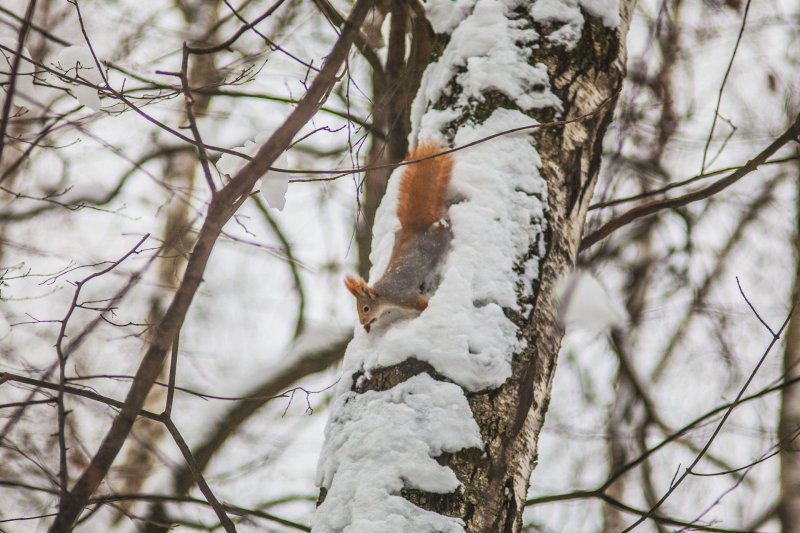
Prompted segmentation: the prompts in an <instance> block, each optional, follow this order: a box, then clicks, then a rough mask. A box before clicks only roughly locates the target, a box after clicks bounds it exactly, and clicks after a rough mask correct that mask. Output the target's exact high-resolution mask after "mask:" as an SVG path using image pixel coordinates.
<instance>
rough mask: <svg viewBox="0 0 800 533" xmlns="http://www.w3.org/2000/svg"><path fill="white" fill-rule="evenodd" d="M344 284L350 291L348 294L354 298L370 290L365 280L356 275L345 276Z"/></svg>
mask: <svg viewBox="0 0 800 533" xmlns="http://www.w3.org/2000/svg"><path fill="white" fill-rule="evenodd" d="M344 286H345V287H347V290H348V291H350V294H352V295H353V296H355V297H356V298H358V297H359V296H363V295H364V294H366V293H367V291H369V290H370V289H369V286H367V282H366V281H364V280H363V279H362V278H361V277H358V276H350V275H347V276H345V277H344Z"/></svg>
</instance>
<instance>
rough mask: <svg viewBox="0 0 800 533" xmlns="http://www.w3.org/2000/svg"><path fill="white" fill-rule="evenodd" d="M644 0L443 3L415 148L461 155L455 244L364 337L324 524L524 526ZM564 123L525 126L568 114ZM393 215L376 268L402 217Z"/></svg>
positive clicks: (350, 382)
mask: <svg viewBox="0 0 800 533" xmlns="http://www.w3.org/2000/svg"><path fill="white" fill-rule="evenodd" d="M629 4H630V2H628V1H626V0H624V3H623V5H622V7H620V6H619V5H618V3H617V1H616V0H602V1H594V2H591V1H590V0H580V1H578V0H538V1H536V2H534V3H532V4H531V3H530V2H527V1H521V0H455V1H453V0H430V1H428V2H427V3H426V4H425V5H426V11H427V14H428V18H429V21H430V23H431V26H432V28H433V30H434V32H435V33H436V34H437V43H438V45H439V48H438V49H437V53H436V59H435V60H434V61H433V62H432V63H431V64H430V66H429V67H428V69H427V70H426V71H425V74H424V76H423V80H422V84H421V87H420V89H419V92H418V94H417V98H416V100H415V101H414V104H413V107H412V128H413V131H412V134H411V137H412V138H411V144H412V145H413V144H415V143H417V142H421V141H428V140H433V141H437V142H439V143H441V144H443V145H446V146H455V147H459V146H464V145H467V144H469V143H472V142H476V141H480V140H481V139H485V138H486V137H488V136H491V135H497V134H500V135H498V136H497V137H496V138H494V139H492V140H490V141H488V142H481V143H479V144H476V145H474V146H470V147H468V148H466V149H464V150H460V151H458V152H456V153H455V154H454V161H455V163H454V168H453V179H452V183H451V191H450V196H451V198H452V200H453V203H452V204H451V205H450V206H449V209H448V216H449V221H450V224H451V228H452V232H453V239H452V244H451V250H450V251H449V253H448V254H447V256H446V258H445V259H444V260H443V262H442V264H441V265H440V268H439V272H438V278H439V285H438V288H437V289H436V292H435V293H434V294H433V296H432V297H431V298H430V302H429V306H428V308H427V309H426V310H425V311H424V312H422V314H421V315H419V316H416V317H413V316H412V317H399V318H398V319H397V320H394V321H391V322H387V323H385V324H383V325H380V324H376V326H375V327H373V329H372V330H371V332H370V333H366V332H364V331H363V330H362V329H361V328H358V330H357V331H356V335H355V338H354V339H353V341H352V342H351V343H350V345H349V347H348V349H347V353H346V355H345V359H344V363H343V369H342V372H343V376H342V379H341V381H340V382H339V385H338V389H337V393H336V394H337V397H336V400H335V401H334V404H333V407H332V411H331V415H330V419H329V421H328V426H327V429H326V435H325V437H326V443H325V446H324V448H323V451H322V454H321V457H320V461H319V467H318V482H319V484H320V488H321V489H320V505H319V508H318V511H317V513H316V516H315V518H314V523H313V528H314V531H317V532H333V531H347V532H357V531H363V532H375V531H381V532H394V531H397V532H401V531H420V532H427V531H463V530H465V529H466V530H468V531H517V530H519V528H520V525H521V519H522V509H523V507H524V501H525V496H526V492H527V487H528V481H529V478H530V474H531V471H532V469H533V464H534V462H535V455H536V442H537V438H538V434H539V430H540V429H541V425H542V423H543V421H544V414H545V411H546V408H547V404H548V401H549V395H550V383H551V377H552V371H553V368H554V365H555V358H556V354H557V351H558V345H559V342H560V339H561V331H560V329H559V328H558V327H557V325H556V323H555V317H556V315H557V312H556V311H557V310H556V308H555V307H556V305H555V297H554V293H555V286H556V283H557V280H558V278H559V277H560V276H561V275H562V274H563V272H564V271H566V270H567V269H569V268H571V267H572V265H573V264H574V259H575V256H576V254H577V249H578V245H579V242H580V236H581V230H582V225H583V220H584V218H585V214H586V208H587V206H588V202H589V199H590V197H591V193H592V188H593V186H594V182H595V178H596V176H597V171H598V167H599V157H600V149H601V142H602V136H603V133H604V132H605V128H606V126H607V124H608V121H609V120H610V117H611V114H612V111H613V103H614V100H615V96H616V94H617V92H618V91H619V88H620V86H621V83H622V77H623V72H624V46H623V42H622V39H623V37H624V35H625V33H626V31H627V21H628V18H629V11H630V7H631V6H630V5H629ZM584 115H589V116H586V117H584V118H582V119H580V120H575V121H573V122H570V123H568V124H562V125H559V126H557V127H553V126H546V127H542V128H538V129H537V128H529V129H524V130H522V131H520V132H517V133H513V134H503V133H504V132H508V130H511V129H514V128H523V127H529V126H531V125H534V124H539V123H545V122H551V121H554V120H572V119H577V118H578V117H583V116H584ZM400 172H401V170H398V171H396V172H395V173H394V174H393V178H392V179H391V180H390V183H389V188H388V190H387V194H386V196H385V197H384V200H383V202H382V204H381V207H380V209H379V211H378V213H377V216H376V221H375V227H374V238H373V248H372V256H371V259H372V263H373V265H374V267H373V269H372V272H371V273H370V279H372V280H375V279H378V278H379V277H380V275H381V273H382V272H383V270H384V269H385V268H386V265H387V262H388V259H389V255H390V253H391V250H392V246H393V243H394V232H395V231H396V230H397V228H398V227H399V223H398V220H397V217H396V199H397V188H398V181H399V180H398V177H399V175H400Z"/></svg>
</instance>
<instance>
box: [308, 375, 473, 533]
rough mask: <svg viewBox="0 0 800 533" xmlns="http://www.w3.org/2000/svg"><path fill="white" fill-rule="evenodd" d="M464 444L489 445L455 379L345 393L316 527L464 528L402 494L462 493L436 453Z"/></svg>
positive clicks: (328, 441)
mask: <svg viewBox="0 0 800 533" xmlns="http://www.w3.org/2000/svg"><path fill="white" fill-rule="evenodd" d="M464 448H483V442H482V440H481V435H480V431H479V429H478V425H477V424H476V423H475V421H474V420H473V419H472V414H471V412H470V408H469V404H468V403H467V399H466V398H465V397H464V393H463V391H462V390H461V389H460V388H459V387H457V386H456V385H453V384H452V383H444V382H440V381H436V380H434V379H433V378H431V377H430V376H428V375H427V374H421V375H418V376H415V377H413V378H411V379H409V380H408V381H406V382H403V383H401V384H399V385H398V386H396V387H394V388H393V389H390V390H388V391H382V392H375V391H368V392H365V393H363V394H356V393H355V392H349V391H348V392H346V393H344V394H340V395H338V396H337V398H336V400H335V401H334V404H333V408H332V414H331V418H330V420H329V422H328V427H327V429H326V431H325V446H324V448H323V450H322V455H321V460H320V464H319V467H318V469H317V477H318V480H317V481H318V483H319V484H320V486H322V487H325V488H326V489H328V494H327V497H326V498H325V501H324V502H323V503H322V505H320V507H319V510H318V512H317V513H316V515H315V518H314V524H313V529H314V531H319V532H328V531H342V532H346V533H358V532H363V533H374V532H376V531H381V532H386V533H392V532H398V533H400V532H404V531H441V532H461V531H463V530H464V527H463V526H464V524H463V522H462V521H461V520H458V519H454V518H449V517H446V516H442V515H439V514H437V513H432V512H429V511H425V510H424V509H420V508H419V507H417V506H415V505H413V504H412V503H411V502H409V501H408V500H406V499H405V498H403V497H402V496H400V491H401V490H402V489H404V488H406V489H419V490H423V491H427V492H433V493H442V494H444V493H449V492H453V491H455V490H456V488H458V486H459V482H458V479H456V476H455V474H453V471H452V470H450V469H449V468H447V467H444V466H442V465H440V464H438V463H437V462H436V460H435V459H434V458H435V457H437V456H439V455H441V454H442V453H443V452H456V451H459V450H461V449H464Z"/></svg>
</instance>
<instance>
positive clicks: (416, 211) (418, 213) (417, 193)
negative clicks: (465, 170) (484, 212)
mask: <svg viewBox="0 0 800 533" xmlns="http://www.w3.org/2000/svg"><path fill="white" fill-rule="evenodd" d="M443 150H445V149H444V148H443V147H442V146H441V145H439V144H438V143H436V142H423V143H420V144H418V145H417V146H415V147H414V148H412V149H411V152H410V153H409V154H408V157H407V158H406V160H408V161H413V160H415V159H423V158H426V157H430V156H432V155H435V154H438V153H439V152H442V151H443ZM452 169H453V158H452V156H451V155H450V154H446V155H441V156H439V157H434V158H431V159H426V160H425V161H420V162H419V163H412V164H410V165H408V166H406V168H405V170H404V171H403V178H402V181H401V182H400V191H399V193H398V197H397V218H398V219H400V224H401V225H402V227H403V229H404V230H406V231H408V230H411V231H414V230H416V231H420V230H424V229H426V228H428V227H429V226H431V225H432V224H434V223H435V222H437V221H438V220H439V219H441V218H442V211H443V209H444V201H445V196H446V195H447V187H448V185H449V184H450V175H451V172H452Z"/></svg>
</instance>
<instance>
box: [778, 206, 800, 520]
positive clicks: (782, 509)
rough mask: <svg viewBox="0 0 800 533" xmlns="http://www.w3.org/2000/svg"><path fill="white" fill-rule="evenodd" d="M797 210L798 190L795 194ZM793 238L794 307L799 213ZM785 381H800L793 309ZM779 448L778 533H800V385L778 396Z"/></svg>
mask: <svg viewBox="0 0 800 533" xmlns="http://www.w3.org/2000/svg"><path fill="white" fill-rule="evenodd" d="M797 198H798V202H797V205H798V207H799V208H800V190H798V192H797ZM795 216H796V217H797V229H796V234H795V242H794V248H795V265H796V266H795V268H796V272H795V282H794V283H795V287H794V293H793V294H792V302H793V303H794V304H795V305H796V304H797V301H798V294H800V210H798V213H797V214H796V215H795ZM783 372H784V380H785V381H787V382H789V381H791V380H796V379H798V378H800V320H799V319H798V315H797V308H795V313H794V316H793V317H792V320H791V322H789V326H788V327H787V329H786V348H785V350H784V352H783ZM778 431H779V438H780V441H779V444H780V446H781V454H780V458H781V466H780V474H781V500H780V505H779V506H778V513H779V515H780V520H781V531H783V532H784V533H795V532H797V531H800V438H798V434H800V383H793V384H790V385H787V386H786V388H785V389H783V394H782V395H781V412H780V422H779V430H778Z"/></svg>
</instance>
